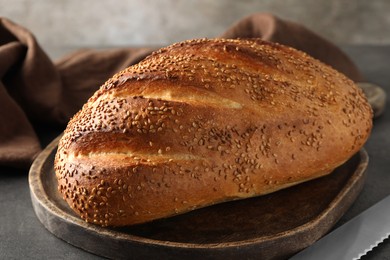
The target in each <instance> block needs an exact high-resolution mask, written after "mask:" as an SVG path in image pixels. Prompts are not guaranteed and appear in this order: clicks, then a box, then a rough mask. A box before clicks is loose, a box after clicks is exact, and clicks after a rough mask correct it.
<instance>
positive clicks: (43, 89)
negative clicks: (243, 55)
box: [0, 13, 362, 168]
mask: <svg viewBox="0 0 390 260" xmlns="http://www.w3.org/2000/svg"><path fill="white" fill-rule="evenodd" d="M220 37H223V38H261V39H264V40H268V41H273V42H278V43H281V44H285V45H289V46H291V47H294V48H296V49H300V50H302V51H305V52H307V53H308V54H310V55H312V56H313V57H315V58H317V59H319V60H321V61H323V62H324V63H327V64H329V65H331V66H333V67H334V68H336V69H337V70H339V71H341V72H343V73H344V74H346V75H347V76H348V77H350V78H351V79H353V80H355V81H361V80H362V76H361V74H360V72H359V71H358V69H357V68H356V66H355V65H354V64H353V63H352V61H351V60H350V59H349V58H348V57H347V56H346V55H345V54H344V53H343V52H342V51H341V50H340V49H339V48H337V47H336V46H335V45H333V44H332V43H330V42H329V41H327V40H325V39H323V38H321V37H320V36H318V35H316V34H315V33H313V32H311V31H310V30H308V29H306V28H305V27H303V26H301V25H298V24H296V23H292V22H289V21H284V20H281V19H279V18H277V17H275V16H273V15H271V14H264V13H259V14H254V15H251V16H249V17H246V18H244V19H242V20H241V21H239V22H238V23H237V24H235V25H233V26H232V27H231V28H229V29H228V30H227V31H226V32H225V33H224V34H222V35H221V36H220ZM152 51H153V49H152V48H149V47H145V48H121V49H112V50H104V51H101V50H100V51H97V50H80V51H78V52H76V53H73V54H70V55H68V56H66V57H64V58H63V59H61V60H60V61H58V62H57V63H53V62H52V61H51V60H50V58H49V57H48V56H47V55H46V54H45V52H44V51H43V50H42V48H41V47H40V46H39V44H38V43H37V40H36V39H35V38H34V36H33V35H32V34H31V33H30V32H29V31H28V30H26V29H25V28H23V27H22V26H19V25H17V24H15V23H13V22H11V21H10V20H8V19H6V18H0V165H7V166H12V167H19V168H20V167H24V168H27V167H29V166H30V164H31V163H32V161H33V159H34V158H35V157H36V155H37V154H38V153H39V152H40V151H41V146H40V142H39V139H38V137H37V133H36V132H35V130H34V127H33V125H34V124H35V125H36V124H52V125H61V126H63V127H65V125H66V123H67V122H68V120H69V119H70V118H71V117H72V115H74V114H75V113H76V112H77V111H78V110H79V109H80V108H81V107H82V105H83V104H84V103H85V102H86V101H87V99H88V98H89V97H90V96H91V95H92V94H93V93H94V92H95V91H96V90H97V89H98V88H99V86H100V85H101V84H102V83H104V81H105V80H106V79H108V78H109V77H111V76H112V75H113V74H114V73H115V72H118V71H119V70H121V69H124V68H126V67H128V66H130V65H132V64H135V63H137V62H139V61H140V60H142V59H143V58H144V57H146V56H147V55H148V54H150V53H151V52H152Z"/></svg>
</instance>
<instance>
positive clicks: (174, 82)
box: [55, 39, 372, 226]
mask: <svg viewBox="0 0 390 260" xmlns="http://www.w3.org/2000/svg"><path fill="white" fill-rule="evenodd" d="M371 128H372V111H371V108H370V106H369V104H368V103H367V100H366V98H365V97H364V95H363V94H362V91H361V90H360V89H359V88H357V87H356V85H355V84H354V83H353V82H352V81H351V80H349V79H348V78H347V77H345V76H344V75H342V74H341V73H339V72H337V71H335V70H334V69H332V68H330V67H329V66H327V65H325V64H323V63H321V62H320V61H318V60H315V59H314V58H312V57H310V56H308V55H307V54H305V53H303V52H300V51H297V50H295V49H292V48H289V47H286V46H282V45H279V44H275V43H269V42H264V41H261V40H227V39H210V40H209V39H201V40H191V41H185V42H181V43H177V44H174V45H171V46H169V47H166V48H163V49H160V50H158V51H156V52H155V53H153V54H151V55H150V56H149V57H147V58H146V59H144V60H143V61H141V62H140V63H138V64H136V65H134V66H131V67H129V68H127V69H125V70H123V71H121V72H119V73H118V74H116V75H114V76H113V77H112V78H111V79H109V80H108V81H107V82H106V83H105V84H104V85H103V86H101V88H100V89H99V90H98V91H97V92H96V93H95V94H94V95H93V96H92V97H91V98H90V99H89V100H88V102H87V103H86V104H85V105H84V106H83V108H82V110H81V111H79V112H78V113H77V114H76V115H75V116H74V117H73V118H72V119H71V120H70V122H69V124H68V126H67V128H66V130H65V132H64V135H63V137H62V138H61V140H60V143H59V146H58V152H57V154H56V158H55V172H56V176H57V179H58V189H59V192H60V193H61V194H62V195H63V197H64V199H65V200H66V201H67V203H68V204H69V205H70V207H71V208H72V209H73V210H74V211H75V212H76V213H77V214H78V215H80V217H81V218H83V219H84V220H86V221H87V222H92V223H96V224H99V225H102V226H124V225H132V224H137V223H143V222H147V221H151V220H155V219H159V218H165V217H169V216H173V215H176V214H182V213H184V212H188V211H191V210H194V209H197V208H200V207H205V206H208V205H212V204H216V203H221V202H226V201H231V200H237V199H244V198H249V197H253V196H259V195H262V194H267V193H270V192H274V191H277V190H280V189H283V188H286V187H289V186H292V185H295V184H298V183H301V182H304V181H308V180H311V179H314V178H318V177H320V176H323V175H326V174H329V173H330V172H332V170H333V169H335V168H336V167H337V166H339V165H341V164H343V163H344V162H345V161H346V160H348V159H349V158H350V157H351V156H352V155H354V154H355V153H356V152H357V151H359V149H360V148H361V147H362V146H363V144H364V143H365V141H366V140H367V138H368V136H369V134H370V131H371Z"/></svg>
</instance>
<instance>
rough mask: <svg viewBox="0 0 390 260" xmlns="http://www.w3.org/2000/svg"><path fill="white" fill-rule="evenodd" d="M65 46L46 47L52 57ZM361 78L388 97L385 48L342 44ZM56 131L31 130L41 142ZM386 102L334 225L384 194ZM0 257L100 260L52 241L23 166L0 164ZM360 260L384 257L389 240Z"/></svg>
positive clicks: (389, 125)
mask: <svg viewBox="0 0 390 260" xmlns="http://www.w3.org/2000/svg"><path fill="white" fill-rule="evenodd" d="M69 50H70V49H60V50H50V51H49V54H50V55H51V57H53V58H58V57H60V56H61V55H62V54H64V53H65V52H67V51H69ZM343 50H344V51H345V52H346V53H347V54H348V55H350V57H351V58H352V59H353V60H354V61H355V62H356V64H357V65H358V67H359V68H360V69H361V71H362V72H363V74H364V76H365V77H366V79H367V81H369V82H372V83H375V84H378V85H380V86H382V87H383V88H384V89H385V91H386V93H387V96H390V46H344V47H343ZM61 130H62V129H53V128H47V127H46V128H45V127H42V128H41V129H37V131H38V132H39V136H40V138H41V140H42V145H44V146H45V145H46V144H48V143H49V142H50V140H52V139H53V138H54V137H56V136H57V135H58V134H59V133H60V132H61ZM389 133H390V102H388V103H387V107H386V111H385V113H384V114H383V115H382V116H381V117H379V118H377V119H375V121H374V129H373V132H372V135H371V137H370V139H369V140H368V142H367V144H366V149H367V151H368V154H369V156H370V163H369V166H368V169H367V171H368V172H367V175H368V177H367V181H366V183H365V186H364V188H363V190H362V192H361V194H360V195H359V197H358V198H357V200H356V201H355V203H354V204H353V205H352V207H351V208H350V209H349V210H348V211H347V213H346V214H345V215H344V216H343V217H342V218H341V219H340V221H339V222H338V223H337V224H336V226H335V227H337V226H339V225H341V224H342V223H345V222H346V221H348V220H349V219H351V218H353V217H354V216H356V215H358V214H359V213H360V212H362V211H364V210H365V209H367V208H369V207H370V206H372V205H374V204H375V203H376V202H378V201H380V200H381V199H382V198H384V197H386V196H387V195H389V194H390V136H389V135H388V134H389ZM0 194H1V197H0V259H101V258H100V257H98V256H96V255H93V254H90V253H88V252H85V251H83V250H81V249H79V248H77V247H74V246H72V245H70V244H67V243H66V242H64V241H62V240H60V239H58V238H57V237H55V236H54V235H52V234H51V233H50V232H49V231H47V230H46V229H45V228H44V227H43V225H42V224H41V223H40V222H39V220H38V219H37V218H36V216H35V213H34V211H33V208H32V205H31V200H30V191H29V186H28V170H17V169H13V168H6V167H1V166H0ZM362 259H365V260H368V259H390V239H387V240H385V241H384V242H383V243H382V244H380V245H379V246H378V247H377V248H375V249H374V250H373V251H371V252H370V253H368V254H367V255H366V256H364V257H363V258H362Z"/></svg>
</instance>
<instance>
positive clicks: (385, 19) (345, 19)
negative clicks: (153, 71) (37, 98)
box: [0, 0, 390, 48]
mask: <svg viewBox="0 0 390 260" xmlns="http://www.w3.org/2000/svg"><path fill="white" fill-rule="evenodd" d="M254 12H271V13H274V14H276V15H278V16H280V17H282V18H284V19H289V20H293V21H296V22H299V23H301V24H304V25H306V26H307V27H308V28H310V29H312V30H313V31H315V32H317V33H319V34H321V35H322V36H324V37H326V38H328V39H330V40H331V41H333V42H336V43H338V44H389V43H390V1H389V0H372V1H368V0H257V1H255V0H253V1H251V0H241V1H240V0H127V1H121V0H104V1H103V0H100V1H98V0H53V1H51V0H0V15H1V16H5V17H8V18H10V19H12V20H13V21H15V22H17V23H19V24H22V25H24V26H25V27H27V28H29V29H30V30H31V31H32V32H33V33H34V34H35V35H36V37H37V38H38V41H39V42H40V43H41V44H42V45H43V47H46V48H53V47H61V46H68V47H69V46H70V47H73V46H77V47H83V46H92V47H93V46H124V45H144V44H150V45H156V44H157V45H166V44H169V43H172V42H176V41H180V40H184V39H189V38H196V37H213V36H217V35H219V34H220V33H222V32H223V31H224V30H225V28H227V27H228V26H230V25H231V24H232V23H234V22H235V21H237V20H239V19H240V18H242V17H244V16H246V15H249V14H251V13H254Z"/></svg>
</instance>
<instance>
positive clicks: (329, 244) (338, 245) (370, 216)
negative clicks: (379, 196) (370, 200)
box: [290, 195, 390, 260]
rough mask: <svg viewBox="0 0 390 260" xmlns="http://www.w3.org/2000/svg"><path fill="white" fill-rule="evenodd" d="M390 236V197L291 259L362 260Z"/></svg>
mask: <svg viewBox="0 0 390 260" xmlns="http://www.w3.org/2000/svg"><path fill="white" fill-rule="evenodd" d="M389 236H390V195H389V196H387V197H386V198H384V199H383V200H381V201H380V202H378V203H376V204H375V205H374V206H372V207H370V208H369V209H367V210H365V211H364V212H362V213H361V214H359V215H358V216H356V217H354V218H353V219H351V220H350V221H348V222H347V223H345V224H344V225H342V226H341V227H339V228H337V229H335V230H334V231H332V232H330V233H329V234H327V235H326V236H324V237H323V238H321V239H320V240H318V241H317V242H315V243H314V244H313V245H311V246H309V247H308V248H306V249H304V250H303V251H301V252H299V253H298V254H296V255H295V256H293V257H292V258H290V260H306V259H324V260H325V259H329V260H334V259H339V260H342V259H360V258H361V257H362V256H364V255H365V254H366V253H367V252H369V251H371V250H372V249H373V248H374V247H376V246H377V245H378V244H379V243H381V242H383V240H385V239H386V238H388V237H389Z"/></svg>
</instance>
